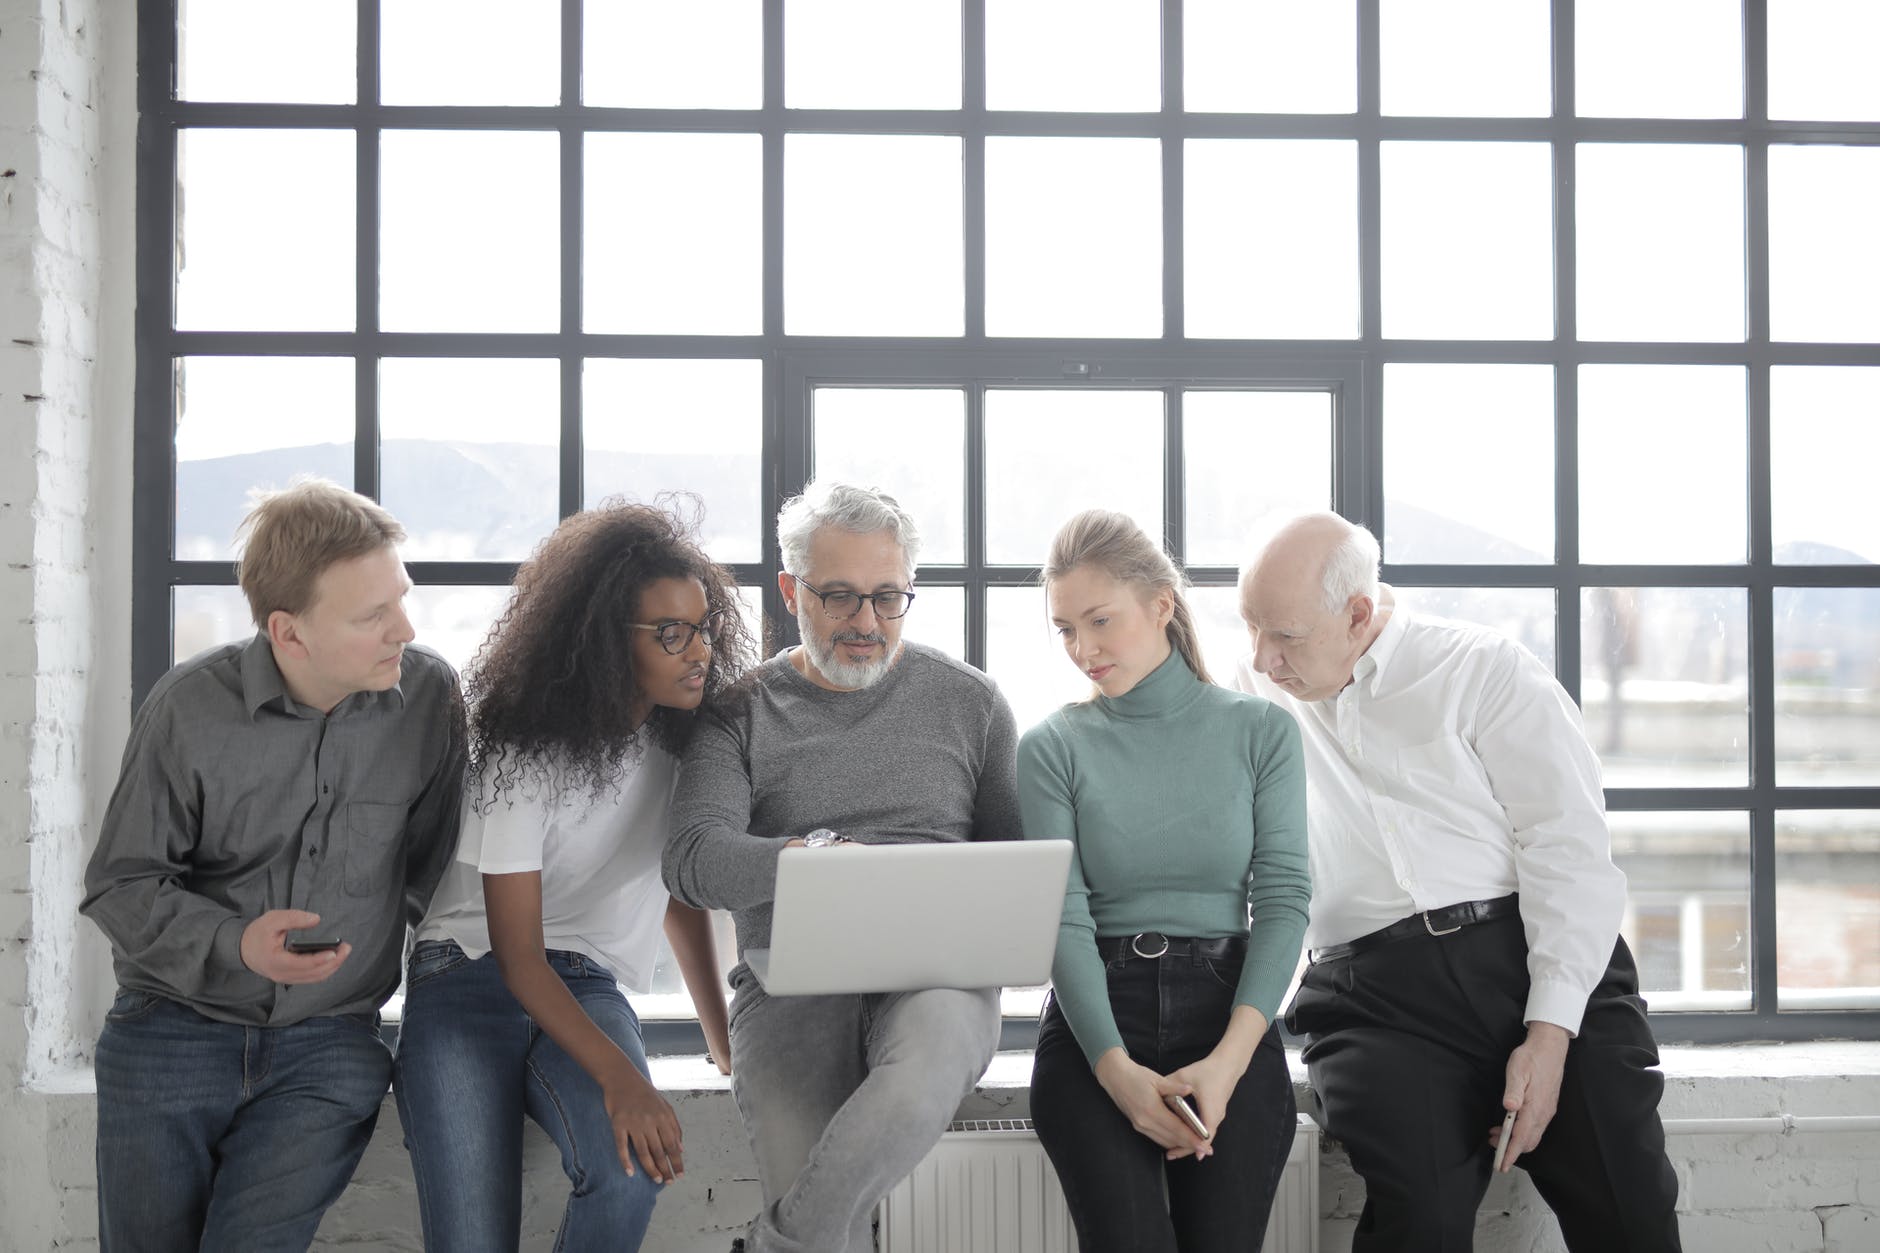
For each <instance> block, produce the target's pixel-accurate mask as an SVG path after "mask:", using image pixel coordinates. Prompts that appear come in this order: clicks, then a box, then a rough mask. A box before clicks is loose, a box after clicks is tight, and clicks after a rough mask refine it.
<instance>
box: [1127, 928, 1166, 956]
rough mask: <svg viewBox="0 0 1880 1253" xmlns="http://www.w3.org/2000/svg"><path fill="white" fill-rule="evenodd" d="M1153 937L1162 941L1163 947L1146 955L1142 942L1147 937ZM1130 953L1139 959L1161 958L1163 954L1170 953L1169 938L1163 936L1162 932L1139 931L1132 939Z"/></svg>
mask: <svg viewBox="0 0 1880 1253" xmlns="http://www.w3.org/2000/svg"><path fill="white" fill-rule="evenodd" d="M1151 935H1152V936H1154V937H1155V938H1156V939H1158V940H1160V941H1162V947H1161V948H1159V949H1157V950H1156V951H1155V952H1153V953H1145V952H1143V951H1142V941H1143V938H1144V937H1145V936H1151ZM1129 951H1130V952H1132V953H1134V954H1135V955H1136V956H1138V957H1160V956H1162V954H1164V953H1166V952H1168V937H1167V936H1165V935H1163V934H1162V933H1161V932H1160V931H1138V932H1137V933H1136V934H1135V935H1134V936H1132V937H1131V938H1130V941H1129Z"/></svg>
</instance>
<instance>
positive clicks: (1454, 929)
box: [1423, 909, 1462, 935]
mask: <svg viewBox="0 0 1880 1253" xmlns="http://www.w3.org/2000/svg"><path fill="white" fill-rule="evenodd" d="M1423 929H1424V930H1425V931H1427V932H1429V933H1430V934H1431V935H1454V934H1455V933H1456V932H1458V931H1460V930H1462V924H1461V923H1457V924H1456V925H1455V926H1453V927H1450V928H1448V929H1447V930H1444V931H1438V930H1437V929H1436V928H1435V927H1432V926H1431V925H1430V911H1429V910H1427V909H1426V910H1424V911H1423Z"/></svg>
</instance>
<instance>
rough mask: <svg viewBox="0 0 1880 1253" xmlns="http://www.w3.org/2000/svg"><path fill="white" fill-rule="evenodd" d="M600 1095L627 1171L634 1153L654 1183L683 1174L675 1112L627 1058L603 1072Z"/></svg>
mask: <svg viewBox="0 0 1880 1253" xmlns="http://www.w3.org/2000/svg"><path fill="white" fill-rule="evenodd" d="M601 1097H602V1100H603V1101H605V1102H606V1105H607V1119H608V1121H609V1122H611V1123H613V1125H614V1148H615V1149H616V1150H617V1151H618V1152H619V1154H620V1164H621V1165H622V1166H624V1167H626V1171H627V1173H628V1174H629V1175H630V1174H632V1173H633V1159H634V1157H635V1156H638V1157H639V1159H640V1161H641V1163H642V1164H644V1165H645V1167H646V1174H647V1177H648V1178H650V1179H651V1180H652V1181H653V1182H654V1183H671V1182H672V1181H673V1180H674V1179H677V1178H679V1177H680V1176H681V1175H683V1174H685V1154H684V1152H683V1151H682V1149H681V1143H680V1141H681V1135H680V1131H679V1116H678V1115H677V1114H675V1113H673V1111H672V1106H671V1105H670V1104H668V1103H667V1101H666V1098H665V1097H663V1096H661V1095H660V1094H659V1089H657V1088H655V1087H654V1086H653V1085H652V1084H651V1083H649V1082H647V1079H646V1076H645V1075H642V1074H641V1073H640V1072H639V1071H637V1070H635V1069H634V1068H633V1065H632V1063H631V1062H628V1063H627V1064H625V1065H623V1066H621V1067H619V1068H618V1070H617V1073H612V1074H609V1075H608V1076H607V1078H606V1080H605V1081H604V1082H603V1083H602V1084H601Z"/></svg>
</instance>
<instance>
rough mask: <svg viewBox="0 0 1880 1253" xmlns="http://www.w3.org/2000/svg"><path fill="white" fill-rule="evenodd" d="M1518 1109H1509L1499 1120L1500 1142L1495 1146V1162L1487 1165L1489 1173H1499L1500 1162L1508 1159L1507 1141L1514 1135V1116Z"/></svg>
mask: <svg viewBox="0 0 1880 1253" xmlns="http://www.w3.org/2000/svg"><path fill="white" fill-rule="evenodd" d="M1518 1113H1520V1111H1519V1110H1513V1109H1511V1110H1509V1111H1508V1116H1507V1117H1506V1118H1504V1119H1502V1120H1501V1143H1499V1144H1497V1145H1496V1146H1495V1164H1494V1165H1493V1166H1491V1167H1489V1173H1490V1174H1500V1173H1501V1164H1502V1163H1503V1162H1504V1161H1506V1160H1508V1141H1509V1140H1510V1139H1512V1138H1513V1137H1514V1116H1515V1115H1516V1114H1518Z"/></svg>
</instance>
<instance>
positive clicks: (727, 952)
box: [627, 909, 738, 1022]
mask: <svg viewBox="0 0 1880 1253" xmlns="http://www.w3.org/2000/svg"><path fill="white" fill-rule="evenodd" d="M711 920H712V938H713V940H714V941H715V942H716V946H717V952H718V973H719V975H720V976H721V977H722V976H724V975H728V974H730V973H731V968H732V967H733V966H735V965H737V964H738V933H737V927H736V926H735V925H734V924H733V923H732V921H731V914H730V913H729V912H728V911H726V910H722V909H714V910H712V911H711ZM646 986H647V990H646V991H645V992H643V993H635V994H632V995H629V996H628V997H627V1004H629V1005H631V1006H632V1007H633V1013H634V1015H635V1016H636V1017H638V1018H639V1019H640V1020H641V1021H642V1022H644V1021H647V1020H648V1019H651V1020H652V1021H654V1022H672V1021H675V1020H676V1021H684V1020H686V1019H688V1018H697V1017H698V1010H697V1009H696V1008H695V1007H694V1006H693V1004H692V994H691V993H690V992H688V991H686V987H685V975H684V974H683V972H681V971H680V969H679V963H678V961H677V960H676V959H674V957H673V955H672V946H671V945H670V944H668V943H666V939H665V937H664V936H663V935H662V936H661V937H660V944H659V956H658V957H657V958H655V959H654V962H653V974H652V978H651V980H650V981H649V982H648V983H647V985H646Z"/></svg>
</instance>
